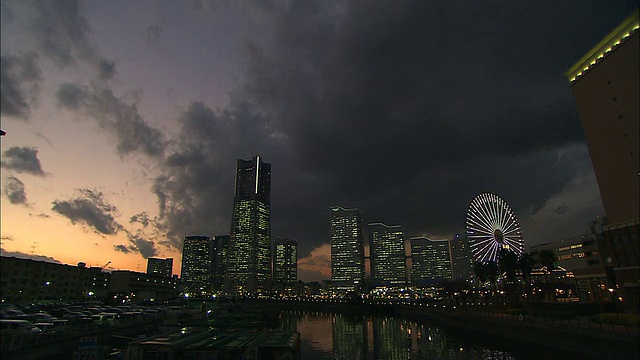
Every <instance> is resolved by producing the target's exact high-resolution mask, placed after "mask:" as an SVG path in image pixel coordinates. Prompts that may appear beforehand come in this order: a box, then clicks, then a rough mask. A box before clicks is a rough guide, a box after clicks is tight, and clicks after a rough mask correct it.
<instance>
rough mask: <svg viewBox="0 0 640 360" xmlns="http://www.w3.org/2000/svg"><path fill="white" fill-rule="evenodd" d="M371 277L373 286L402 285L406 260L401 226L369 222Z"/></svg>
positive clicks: (405, 276)
mask: <svg viewBox="0 0 640 360" xmlns="http://www.w3.org/2000/svg"><path fill="white" fill-rule="evenodd" d="M369 246H370V249H371V278H372V284H373V285H374V286H404V285H405V284H406V283H407V260H406V254H405V249H404V232H403V230H402V226H400V225H393V226H388V225H385V224H383V223H372V224H369Z"/></svg>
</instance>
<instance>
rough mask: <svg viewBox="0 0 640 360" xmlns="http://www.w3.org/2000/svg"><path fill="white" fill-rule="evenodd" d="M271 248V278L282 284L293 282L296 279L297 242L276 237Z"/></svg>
mask: <svg viewBox="0 0 640 360" xmlns="http://www.w3.org/2000/svg"><path fill="white" fill-rule="evenodd" d="M273 248H274V254H273V280H274V281H275V282H278V283H283V284H293V283H295V282H296V281H297V280H298V242H297V241H294V240H289V239H278V240H276V241H275V243H274V245H273Z"/></svg>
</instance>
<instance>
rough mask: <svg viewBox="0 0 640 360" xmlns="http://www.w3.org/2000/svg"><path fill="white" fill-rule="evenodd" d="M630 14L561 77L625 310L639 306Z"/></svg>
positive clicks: (639, 119) (633, 25)
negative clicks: (576, 117) (583, 143)
mask: <svg viewBox="0 0 640 360" xmlns="http://www.w3.org/2000/svg"><path fill="white" fill-rule="evenodd" d="M638 14H639V12H638V10H636V11H634V13H633V14H631V15H630V16H629V17H627V18H626V19H625V20H624V21H623V22H622V23H621V24H620V25H619V26H618V27H616V28H615V29H613V31H611V32H610V33H609V34H608V35H607V36H606V37H605V38H604V39H603V40H602V41H600V43H598V44H597V45H596V46H595V47H594V48H593V49H591V50H590V51H589V52H587V54H586V55H585V56H584V57H583V58H582V59H580V60H579V61H578V62H577V63H576V64H575V65H574V66H572V67H571V69H569V70H568V71H567V72H566V74H565V75H567V78H568V79H569V81H570V83H571V91H572V92H573V95H574V97H575V100H576V106H577V108H578V113H579V114H580V119H581V121H582V128H583V129H584V136H585V139H586V140H587V146H588V147H589V155H590V156H591V162H592V164H593V170H594V172H595V175H596V179H597V180H598V187H599V188H600V196H601V197H602V203H603V204H604V209H605V212H606V214H607V218H608V219H609V225H607V226H605V227H604V229H603V237H604V239H605V242H606V243H607V245H608V247H609V254H610V256H611V260H612V264H613V270H614V274H615V277H616V282H617V284H618V286H619V287H620V291H621V293H617V290H616V289H615V287H614V288H612V291H614V292H616V294H614V296H615V297H621V298H622V301H623V303H624V304H626V306H628V307H630V308H632V309H637V308H638V306H639V303H640V294H639V290H640V276H639V274H640V261H639V260H640V259H639V258H640V255H639V254H640V252H639V244H640V207H639V206H638V204H639V203H640V176H639V175H640V162H639V160H638V155H639V152H640V151H639V148H640V103H639V101H638V99H640V90H639V87H640V85H639V84H640V71H639V69H640V61H639V58H640V57H639V53H640V50H639V49H640V45H639V43H640V41H639V39H640V34H638V29H639V28H640V17H639V15H638Z"/></svg>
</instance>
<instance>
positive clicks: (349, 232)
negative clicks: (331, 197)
mask: <svg viewBox="0 0 640 360" xmlns="http://www.w3.org/2000/svg"><path fill="white" fill-rule="evenodd" d="M330 233H331V286H332V289H333V290H334V291H336V292H339V293H345V292H347V291H360V290H362V287H363V284H364V278H365V263H364V233H363V220H362V213H361V212H360V210H358V209H345V208H342V207H340V206H334V207H332V208H331V230H330Z"/></svg>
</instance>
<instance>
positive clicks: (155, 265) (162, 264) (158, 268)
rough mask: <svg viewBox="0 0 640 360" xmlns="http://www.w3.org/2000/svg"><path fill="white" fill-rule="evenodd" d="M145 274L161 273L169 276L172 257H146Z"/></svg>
mask: <svg viewBox="0 0 640 360" xmlns="http://www.w3.org/2000/svg"><path fill="white" fill-rule="evenodd" d="M147 274H149V275H162V276H165V277H171V276H172V275H173V258H166V259H159V258H149V259H147Z"/></svg>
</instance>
